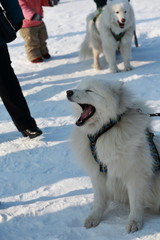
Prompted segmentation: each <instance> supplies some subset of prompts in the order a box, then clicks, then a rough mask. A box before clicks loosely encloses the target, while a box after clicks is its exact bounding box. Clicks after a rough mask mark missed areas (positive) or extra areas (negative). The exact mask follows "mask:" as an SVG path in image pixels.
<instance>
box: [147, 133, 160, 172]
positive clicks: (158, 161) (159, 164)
mask: <svg viewBox="0 0 160 240" xmlns="http://www.w3.org/2000/svg"><path fill="white" fill-rule="evenodd" d="M146 135H147V140H148V143H149V148H150V152H151V156H152V158H153V160H154V161H153V171H154V172H157V171H159V170H160V156H159V153H158V150H157V148H156V145H155V143H154V140H153V138H154V134H153V133H152V132H149V131H148V130H147V131H146Z"/></svg>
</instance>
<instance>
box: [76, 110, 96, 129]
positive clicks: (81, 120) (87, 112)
mask: <svg viewBox="0 0 160 240" xmlns="http://www.w3.org/2000/svg"><path fill="white" fill-rule="evenodd" d="M92 109H93V107H92V106H91V105H86V106H85V108H84V109H83V112H82V113H81V116H80V118H79V119H78V120H77V122H76V124H77V125H78V126H81V125H83V124H84V122H85V120H86V119H88V117H89V115H90V114H91V113H92Z"/></svg>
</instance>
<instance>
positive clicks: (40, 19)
mask: <svg viewBox="0 0 160 240" xmlns="http://www.w3.org/2000/svg"><path fill="white" fill-rule="evenodd" d="M42 18H43V17H42V15H41V14H39V13H35V14H34V15H33V17H32V19H31V20H36V21H42Z"/></svg>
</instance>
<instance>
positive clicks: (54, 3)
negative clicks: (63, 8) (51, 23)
mask: <svg viewBox="0 0 160 240" xmlns="http://www.w3.org/2000/svg"><path fill="white" fill-rule="evenodd" d="M58 2H59V0H50V5H51V6H54V5H57V4H58Z"/></svg>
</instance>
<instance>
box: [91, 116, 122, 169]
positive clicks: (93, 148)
mask: <svg viewBox="0 0 160 240" xmlns="http://www.w3.org/2000/svg"><path fill="white" fill-rule="evenodd" d="M122 115H123V114H121V115H119V116H118V118H117V120H110V122H109V123H108V124H106V125H104V126H103V127H102V128H101V129H100V130H99V131H98V132H97V133H95V134H94V135H90V134H89V135H88V138H89V141H90V149H91V153H92V155H93V157H94V159H95V161H96V162H97V163H98V164H99V170H100V172H103V173H107V165H105V164H103V163H102V162H101V161H100V160H99V158H98V156H97V151H96V142H97V139H98V138H99V137H100V136H101V135H102V134H103V133H105V132H107V131H109V130H110V129H111V128H112V127H113V126H115V125H116V124H117V122H119V121H120V120H121V116H122Z"/></svg>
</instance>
